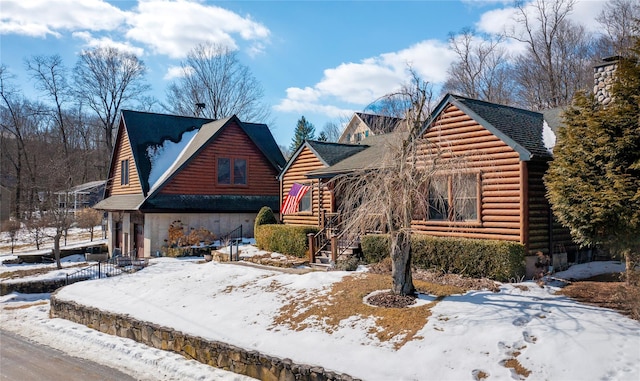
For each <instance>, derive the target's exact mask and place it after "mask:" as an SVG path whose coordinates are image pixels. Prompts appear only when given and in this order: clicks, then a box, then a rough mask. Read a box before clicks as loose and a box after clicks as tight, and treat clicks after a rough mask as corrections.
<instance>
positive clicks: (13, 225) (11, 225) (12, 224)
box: [2, 219, 21, 254]
mask: <svg viewBox="0 0 640 381" xmlns="http://www.w3.org/2000/svg"><path fill="white" fill-rule="evenodd" d="M20 228H21V225H20V221H18V220H14V219H11V220H7V221H5V222H3V223H2V231H3V232H7V233H8V234H9V240H11V254H13V249H14V248H15V245H16V238H17V235H18V232H19V231H20Z"/></svg>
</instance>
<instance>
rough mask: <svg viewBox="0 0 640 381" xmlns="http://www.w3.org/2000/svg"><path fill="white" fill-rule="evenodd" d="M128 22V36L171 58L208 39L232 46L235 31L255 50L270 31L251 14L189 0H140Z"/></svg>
mask: <svg viewBox="0 0 640 381" xmlns="http://www.w3.org/2000/svg"><path fill="white" fill-rule="evenodd" d="M130 26H131V29H129V30H128V31H127V33H126V36H127V37H128V38H130V39H132V40H135V41H138V42H142V43H144V44H147V45H149V46H150V47H151V49H152V50H153V52H154V53H157V54H165V55H168V56H169V57H172V58H182V57H185V56H186V54H187V53H188V51H189V50H190V49H191V48H193V47H194V46H195V45H197V44H199V43H204V42H209V41H211V42H215V43H218V44H220V45H224V46H227V47H229V48H231V49H234V50H235V49H237V48H238V45H237V43H236V40H235V39H234V37H233V36H234V35H237V36H239V37H240V38H242V39H243V40H246V41H251V42H253V43H254V44H253V45H252V46H251V47H250V52H251V53H253V54H256V53H257V52H259V51H261V50H262V49H263V45H261V44H264V43H266V42H268V39H269V35H270V32H269V29H267V28H266V27H265V26H263V25H262V24H260V23H257V22H255V21H253V20H252V19H251V18H250V17H241V16H239V15H238V14H236V13H233V12H231V11H228V10H226V9H223V8H220V7H216V6H209V5H204V4H201V3H199V2H195V1H189V0H177V1H164V0H141V1H140V2H139V4H138V6H137V7H136V8H135V10H134V13H133V14H132V17H131V19H130Z"/></svg>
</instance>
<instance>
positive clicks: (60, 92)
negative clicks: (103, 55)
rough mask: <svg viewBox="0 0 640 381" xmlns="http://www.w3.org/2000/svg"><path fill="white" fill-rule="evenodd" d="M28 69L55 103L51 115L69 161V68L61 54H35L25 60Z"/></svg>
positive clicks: (42, 90) (43, 91) (38, 84)
mask: <svg viewBox="0 0 640 381" xmlns="http://www.w3.org/2000/svg"><path fill="white" fill-rule="evenodd" d="M25 66H26V68H27V71H28V72H29V73H30V74H31V78H32V79H33V80H35V82H36V88H37V89H38V90H40V91H41V92H42V93H43V94H44V95H45V96H46V97H48V98H49V99H50V100H51V102H52V103H53V109H52V111H51V113H50V117H51V118H52V119H53V121H54V124H55V126H56V128H57V130H58V131H59V133H60V137H61V139H62V146H63V152H64V159H65V160H66V161H67V162H69V151H70V149H71V147H70V144H71V143H70V142H69V140H70V136H69V134H70V131H69V128H70V127H69V126H67V118H66V116H65V105H68V104H70V103H71V102H72V99H71V96H72V94H71V87H70V86H69V84H68V83H67V69H66V67H65V66H64V64H63V62H62V58H61V57H60V56H59V55H53V56H49V57H47V56H33V57H31V59H27V60H26V61H25Z"/></svg>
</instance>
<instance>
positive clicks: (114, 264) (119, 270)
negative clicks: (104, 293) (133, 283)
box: [65, 250, 148, 285]
mask: <svg viewBox="0 0 640 381" xmlns="http://www.w3.org/2000/svg"><path fill="white" fill-rule="evenodd" d="M134 255H135V250H134V251H132V252H129V253H127V255H124V256H123V255H118V256H115V257H113V258H111V259H109V260H106V261H100V262H98V263H94V264H91V265H89V266H87V267H84V268H82V269H80V270H78V271H76V272H73V273H71V274H67V277H66V281H65V285H70V284H72V283H76V282H82V281H85V280H91V279H102V278H107V277H113V276H117V275H122V274H128V273H133V272H136V271H138V270H141V269H143V268H145V267H146V266H147V265H148V260H147V259H144V258H136V257H135V256H134Z"/></svg>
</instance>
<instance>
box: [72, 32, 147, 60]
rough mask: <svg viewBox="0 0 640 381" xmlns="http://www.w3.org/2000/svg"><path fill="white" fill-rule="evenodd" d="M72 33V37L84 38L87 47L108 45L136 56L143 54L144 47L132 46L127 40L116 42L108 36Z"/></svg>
mask: <svg viewBox="0 0 640 381" xmlns="http://www.w3.org/2000/svg"><path fill="white" fill-rule="evenodd" d="M72 35H73V37H76V38H79V39H81V40H84V41H85V45H86V46H87V47H89V48H99V47H105V46H110V47H113V48H117V49H118V50H121V51H124V52H129V53H132V54H135V55H136V56H138V57H141V56H142V55H143V54H144V49H142V48H140V47H136V46H133V45H131V44H130V43H128V42H117V41H114V40H112V39H111V38H109V37H99V38H96V37H93V35H92V34H91V33H89V32H75V33H73V34H72Z"/></svg>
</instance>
